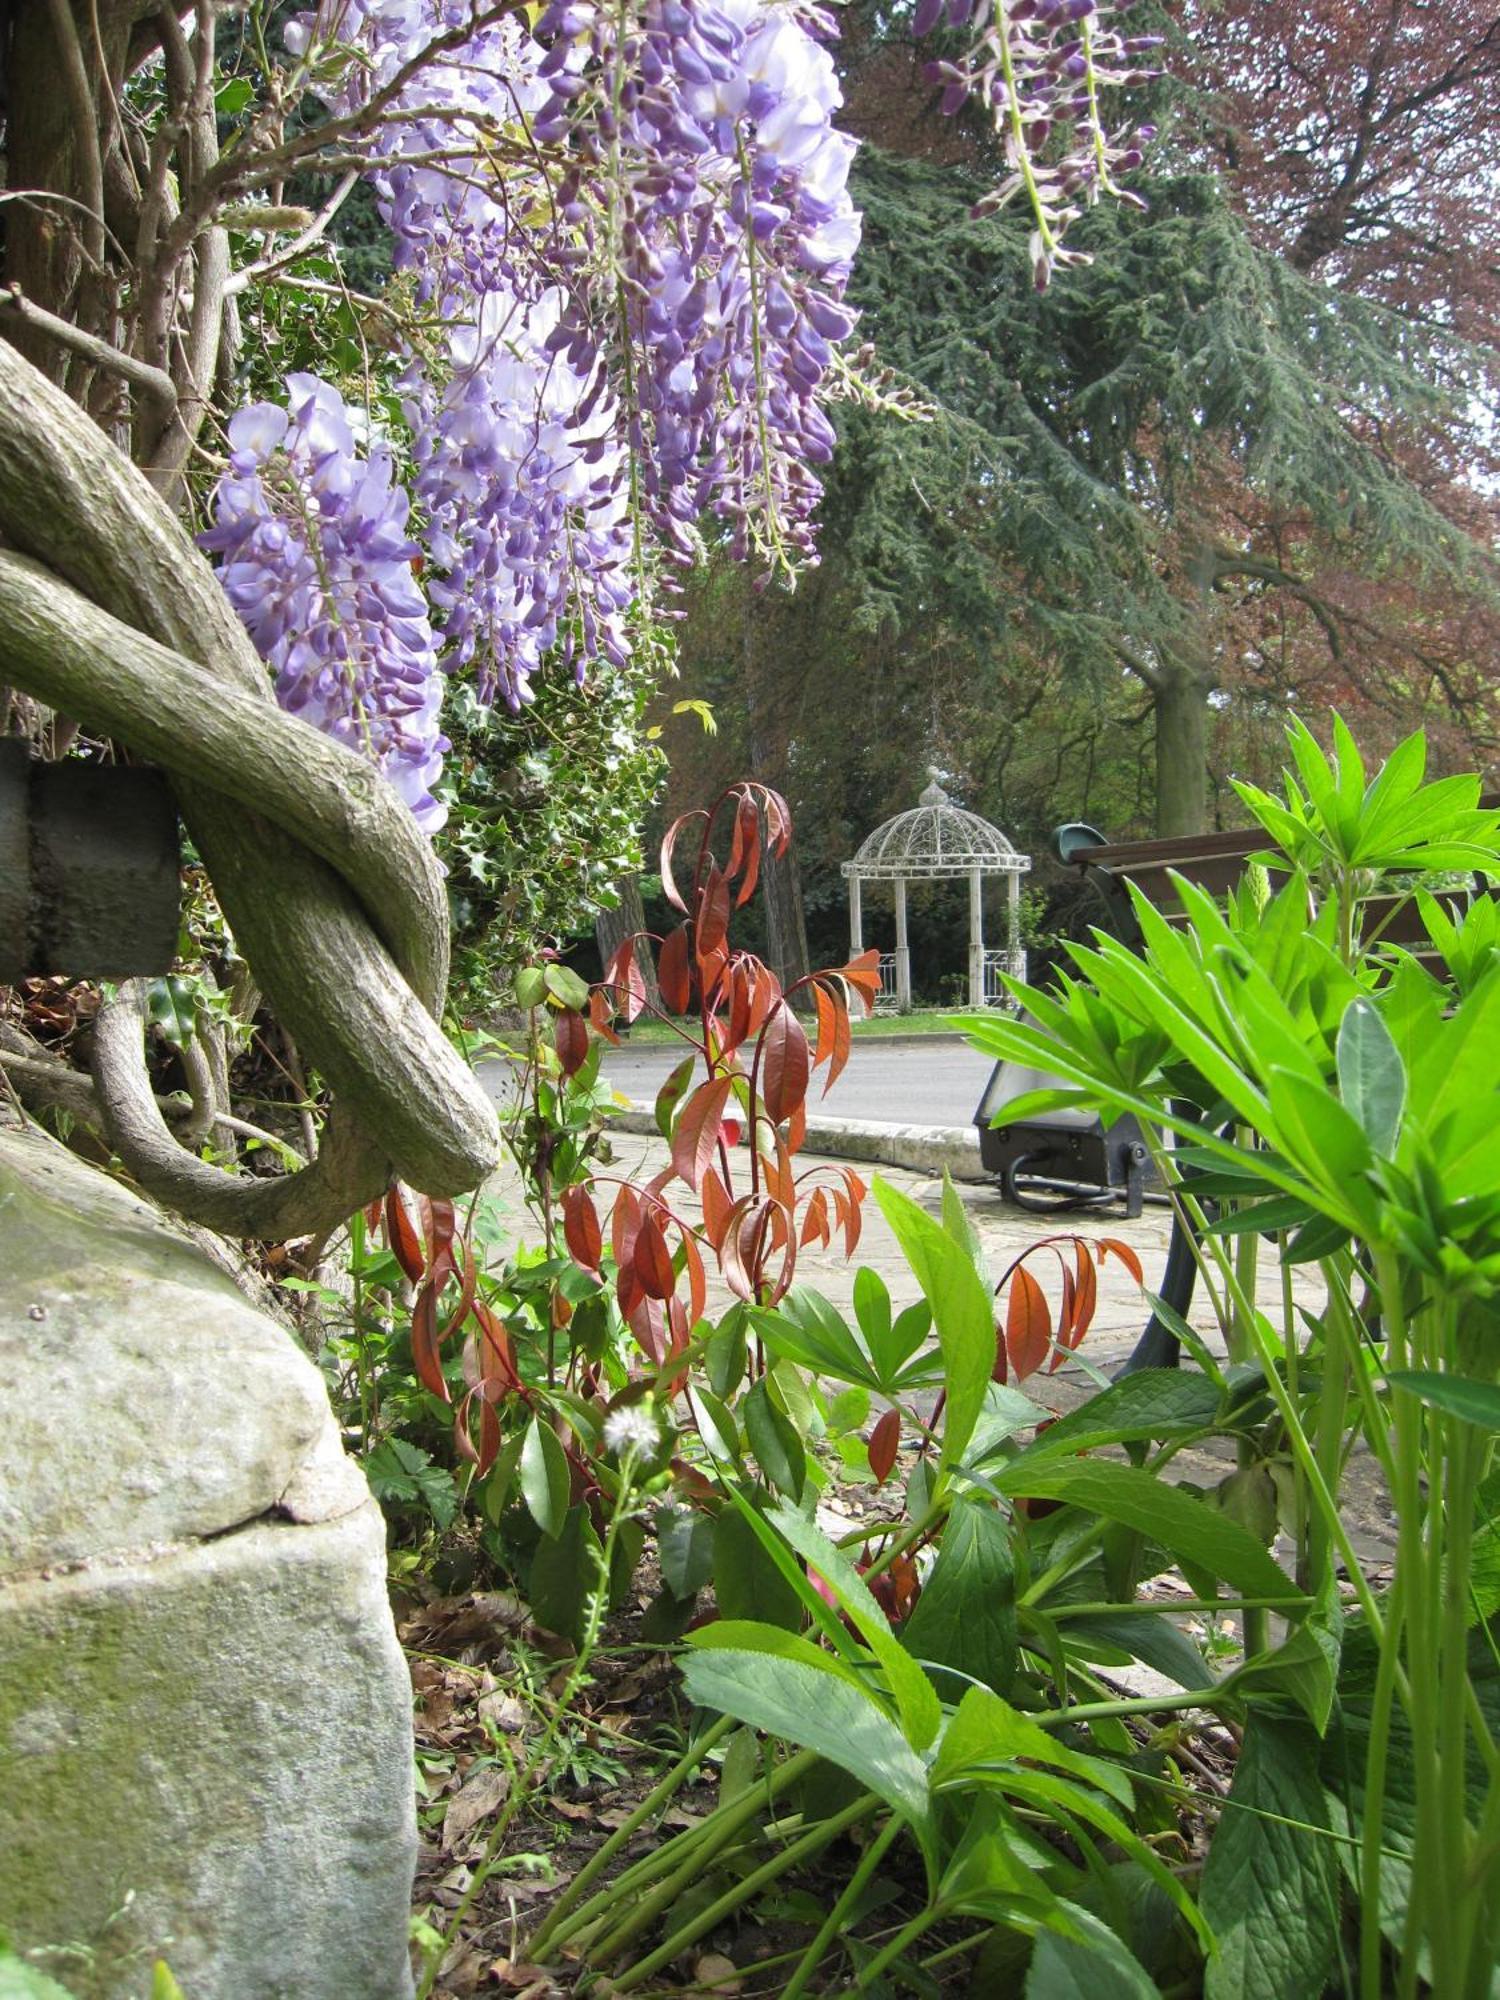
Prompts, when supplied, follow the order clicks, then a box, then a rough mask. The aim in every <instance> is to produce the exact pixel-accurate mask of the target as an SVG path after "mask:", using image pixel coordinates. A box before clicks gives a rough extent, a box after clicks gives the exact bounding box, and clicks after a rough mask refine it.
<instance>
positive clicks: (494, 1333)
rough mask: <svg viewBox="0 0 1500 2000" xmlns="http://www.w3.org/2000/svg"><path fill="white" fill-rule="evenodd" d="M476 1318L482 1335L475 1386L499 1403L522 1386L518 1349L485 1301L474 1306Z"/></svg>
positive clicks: (501, 1322) (500, 1320)
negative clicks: (518, 1367) (513, 1345)
mask: <svg viewBox="0 0 1500 2000" xmlns="http://www.w3.org/2000/svg"><path fill="white" fill-rule="evenodd" d="M474 1319H475V1322H476V1324H477V1325H478V1327H479V1335H480V1355H479V1362H480V1367H479V1380H478V1383H477V1385H476V1386H477V1387H478V1390H479V1393H480V1394H481V1395H482V1396H484V1397H485V1398H486V1400H487V1401H489V1402H492V1403H498V1402H499V1401H500V1399H501V1397H502V1396H506V1395H509V1394H511V1393H512V1392H513V1391H514V1390H517V1389H519V1388H520V1386H521V1377H520V1374H519V1372H518V1370H517V1368H516V1356H515V1350H514V1348H513V1347H512V1346H511V1344H510V1334H509V1332H508V1330H507V1328H506V1325H505V1322H504V1320H502V1319H501V1318H500V1315H499V1314H498V1313H496V1312H495V1311H493V1310H492V1309H491V1308H490V1307H489V1306H487V1305H485V1304H484V1302H483V1300H480V1301H479V1302H478V1303H477V1304H476V1305H475V1307H474Z"/></svg>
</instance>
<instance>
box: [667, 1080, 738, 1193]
mask: <svg viewBox="0 0 1500 2000" xmlns="http://www.w3.org/2000/svg"><path fill="white" fill-rule="evenodd" d="M733 1088H734V1080H733V1078H732V1077H728V1076H715V1077H711V1078H710V1079H709V1081H708V1082H707V1083H700V1084H699V1086H698V1088H697V1089H696V1090H695V1091H694V1092H693V1094H692V1096H691V1097H690V1098H689V1099H688V1100H687V1102H686V1104H684V1105H683V1107H682V1114H681V1116H680V1117H679V1118H678V1120H677V1128H676V1130H675V1131H674V1132H673V1134H672V1165H673V1166H674V1167H675V1168H676V1169H677V1171H678V1173H679V1174H681V1176H682V1178H683V1179H684V1180H685V1181H686V1182H687V1184H688V1186H689V1187H690V1188H692V1189H693V1191H694V1193H696V1192H697V1190H698V1188H699V1186H700V1184H701V1183H702V1180H703V1176H704V1174H705V1173H707V1171H708V1168H709V1166H710V1164H711V1163H712V1160H713V1156H714V1152H715V1150H716V1148H717V1146H718V1143H719V1124H720V1121H721V1119H722V1118H723V1116H724V1106H725V1105H726V1104H727V1103H728V1102H729V1093H730V1091H731V1090H732V1089H733Z"/></svg>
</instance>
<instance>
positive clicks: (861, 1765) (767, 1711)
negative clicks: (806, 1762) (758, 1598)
mask: <svg viewBox="0 0 1500 2000" xmlns="http://www.w3.org/2000/svg"><path fill="white" fill-rule="evenodd" d="M682 1680H683V1686H684V1688H685V1690H686V1692H687V1696H688V1699H689V1700H690V1701H693V1702H696V1703H697V1704H698V1705H699V1706H700V1707H702V1708H713V1709H718V1710H719V1711H720V1712H721V1713H722V1714H724V1715H732V1716H733V1717H734V1718H735V1720H736V1721H737V1722H748V1723H750V1724H752V1725H753V1726H754V1727H755V1728H756V1729H761V1730H764V1731H765V1732H766V1733H767V1734H768V1735H772V1736H781V1737H784V1738H785V1739H786V1740H787V1741H788V1742H791V1743H796V1744H798V1745H800V1746H801V1747H802V1748H803V1749H806V1750H816V1751H817V1753H818V1755H819V1756H820V1757H826V1758H827V1759H828V1761H829V1762H830V1763H831V1764H837V1765H838V1766H839V1768H840V1770H843V1771H849V1772H851V1773H852V1774H853V1776H854V1777H856V1778H858V1780H859V1781H860V1783H861V1784H862V1785H864V1786H866V1787H867V1788H868V1789H869V1790H870V1791H872V1792H874V1793H876V1794H877V1795H878V1796H879V1797H880V1798H883V1799H884V1800H885V1801H886V1802H887V1804H889V1805H890V1806H891V1807H892V1808H893V1809H894V1810H895V1811H896V1812H898V1813H900V1814H902V1816H903V1817H904V1818H906V1819H908V1820H909V1821H910V1822H911V1823H912V1826H913V1828H914V1830H915V1831H916V1833H917V1835H918V1838H919V1839H920V1840H922V1842H923V1844H924V1846H926V1847H928V1849H929V1851H930V1847H931V1831H930V1825H929V1801H928V1794H927V1773H926V1771H925V1770H924V1769H923V1766H922V1760H921V1759H920V1758H919V1757H918V1756H917V1754H916V1752H915V1751H914V1750H913V1749H912V1748H911V1745H910V1744H909V1743H908V1742H907V1740H906V1738H905V1737H904V1736H903V1735H902V1733H901V1731H900V1729H899V1728H898V1727H897V1725H896V1724H895V1723H894V1722H893V1721H892V1720H891V1718H890V1717H889V1716H888V1715H886V1714H885V1713H884V1711H883V1710H881V1709H880V1708H878V1707H876V1705H875V1703H874V1702H873V1701H871V1700H869V1699H868V1698H867V1697H866V1696H865V1695H863V1694H862V1693H860V1692H859V1690H858V1689H856V1688H853V1687H851V1686H849V1684H848V1682H847V1681H845V1680H843V1679H841V1678H840V1677H839V1676H838V1675H837V1674H835V1673H832V1672H830V1671H828V1670H827V1669H825V1668H822V1667H813V1666H810V1665H808V1664H807V1663H806V1662H805V1661H802V1660H788V1659H780V1658H778V1657H777V1656H776V1655H775V1654H773V1653H758V1652H757V1653H740V1652H730V1651H722V1652H721V1651H717V1650H697V1649H695V1650H694V1651H692V1652H690V1653H688V1654H687V1655H686V1656H685V1657H684V1658H683V1661H682Z"/></svg>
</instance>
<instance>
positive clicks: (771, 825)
mask: <svg viewBox="0 0 1500 2000" xmlns="http://www.w3.org/2000/svg"><path fill="white" fill-rule="evenodd" d="M761 797H762V798H763V799H764V800H765V804H766V841H767V844H768V845H769V847H770V850H771V852H772V854H774V855H778V856H779V855H782V854H785V853H786V851H787V849H788V848H789V847H790V846H791V844H792V809H791V807H790V806H789V805H788V804H787V802H786V800H785V799H784V798H783V797H782V796H781V794H780V792H773V791H772V790H771V788H770V786H769V785H763V786H762V787H761Z"/></svg>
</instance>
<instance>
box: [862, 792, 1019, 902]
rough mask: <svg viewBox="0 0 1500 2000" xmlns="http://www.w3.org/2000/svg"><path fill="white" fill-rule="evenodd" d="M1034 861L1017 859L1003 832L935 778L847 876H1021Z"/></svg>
mask: <svg viewBox="0 0 1500 2000" xmlns="http://www.w3.org/2000/svg"><path fill="white" fill-rule="evenodd" d="M1030 866H1031V858H1030V856H1029V855H1026V854H1018V853H1017V851H1016V849H1015V848H1014V847H1012V845H1011V844H1010V842H1009V841H1008V840H1007V839H1006V837H1005V835H1004V834H1003V833H1002V832H1001V831H1000V829H999V827H997V826H991V825H990V823H989V821H988V820H987V819H981V818H980V817H979V815H978V813H971V812H965V811H964V810H963V808H962V807H961V806H956V805H954V804H953V802H952V800H951V799H950V798H949V797H948V794H947V793H946V792H945V791H944V790H943V788H942V786H941V785H940V784H939V783H938V782H937V779H936V778H935V777H934V779H933V780H932V782H931V784H929V785H928V786H927V787H926V789H925V790H924V791H923V792H922V794H921V798H920V800H919V802H918V803H917V805H915V806H914V807H912V809H911V810H910V811H909V812H903V813H897V814H896V816H895V818H894V819H888V820H886V821H885V823H884V825H882V826H877V827H876V829H875V831H874V832H873V833H872V834H870V835H869V837H868V838H867V839H866V840H864V841H863V842H862V843H861V844H860V848H859V851H858V853H857V854H856V855H855V857H854V859H853V860H852V861H846V862H845V863H844V864H843V868H842V873H843V874H845V875H847V876H858V877H860V878H861V879H863V880H865V881H869V880H872V879H875V880H879V879H882V878H885V879H890V878H894V877H896V876H902V877H905V878H907V879H912V880H922V881H933V880H936V879H938V878H941V877H943V876H963V875H972V874H973V873H974V872H975V870H976V869H977V870H978V871H979V873H980V874H981V875H1020V874H1023V873H1024V872H1025V871H1026V870H1027V869H1028V868H1030Z"/></svg>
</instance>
